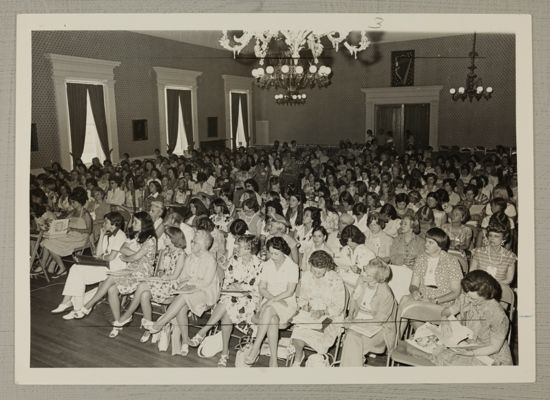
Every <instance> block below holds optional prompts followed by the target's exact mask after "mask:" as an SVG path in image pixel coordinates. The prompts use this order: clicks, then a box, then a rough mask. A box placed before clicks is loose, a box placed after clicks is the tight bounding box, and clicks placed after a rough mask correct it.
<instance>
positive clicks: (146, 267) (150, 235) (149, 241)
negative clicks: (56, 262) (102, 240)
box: [82, 211, 157, 338]
mask: <svg viewBox="0 0 550 400" xmlns="http://www.w3.org/2000/svg"><path fill="white" fill-rule="evenodd" d="M133 229H134V231H135V232H138V233H137V235H136V237H135V238H134V239H132V240H131V241H130V242H127V243H126V244H125V245H124V246H123V247H122V248H121V253H122V254H123V255H122V256H121V257H120V259H121V260H122V261H125V262H127V263H128V264H127V267H126V268H125V269H123V270H120V271H117V272H116V273H111V276H109V277H108V278H107V279H106V280H105V281H103V282H102V283H101V285H99V288H98V290H97V292H96V294H95V296H94V297H93V298H92V299H91V300H90V301H88V302H87V303H86V304H85V305H84V307H83V308H82V311H83V312H84V314H86V315H87V314H89V313H90V311H91V310H92V307H93V306H94V305H95V304H96V303H97V302H98V301H99V300H100V299H101V298H102V297H103V296H105V294H108V298H109V305H110V306H111V311H112V312H113V317H114V318H115V320H114V322H113V326H114V328H113V330H112V331H111V333H110V334H109V337H110V338H115V337H117V336H118V334H119V333H120V330H121V328H122V327H123V326H124V325H126V324H128V323H129V322H130V321H131V320H132V317H131V316H130V317H129V318H127V319H125V320H122V321H121V320H120V299H119V296H118V295H119V294H123V295H124V294H130V293H133V292H134V291H135V290H136V289H137V287H138V285H139V283H140V282H141V281H142V280H144V279H145V278H148V277H150V276H151V275H152V273H153V265H154V263H155V255H156V251H157V237H156V234H155V227H154V224H153V220H152V219H151V216H150V215H149V214H148V213H146V212H144V211H140V212H138V213H136V214H135V215H134V222H133Z"/></svg>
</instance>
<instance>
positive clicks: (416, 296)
mask: <svg viewBox="0 0 550 400" xmlns="http://www.w3.org/2000/svg"><path fill="white" fill-rule="evenodd" d="M411 296H412V298H413V299H414V300H416V301H420V300H422V292H421V291H420V290H415V291H414V292H412V293H411Z"/></svg>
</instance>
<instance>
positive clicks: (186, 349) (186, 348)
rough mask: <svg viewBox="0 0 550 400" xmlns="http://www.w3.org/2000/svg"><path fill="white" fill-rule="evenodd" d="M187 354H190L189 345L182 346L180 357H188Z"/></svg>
mask: <svg viewBox="0 0 550 400" xmlns="http://www.w3.org/2000/svg"><path fill="white" fill-rule="evenodd" d="M187 354H189V345H188V344H182V345H181V350H180V356H182V357H186V356H187Z"/></svg>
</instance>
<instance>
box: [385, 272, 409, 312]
mask: <svg viewBox="0 0 550 400" xmlns="http://www.w3.org/2000/svg"><path fill="white" fill-rule="evenodd" d="M390 268H391V272H392V277H391V279H390V281H389V282H388V285H389V286H390V288H391V290H392V292H393V296H394V297H395V301H397V303H398V304H399V302H400V301H401V298H402V297H403V296H405V295H407V294H409V286H410V284H411V279H412V270H411V269H410V268H408V267H406V266H404V265H390Z"/></svg>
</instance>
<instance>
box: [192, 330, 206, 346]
mask: <svg viewBox="0 0 550 400" xmlns="http://www.w3.org/2000/svg"><path fill="white" fill-rule="evenodd" d="M203 340H204V337H203V336H201V335H199V334H198V333H197V334H196V335H195V336H193V339H191V340H190V341H189V346H191V347H199V346H200V344H201V343H202V341H203Z"/></svg>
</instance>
